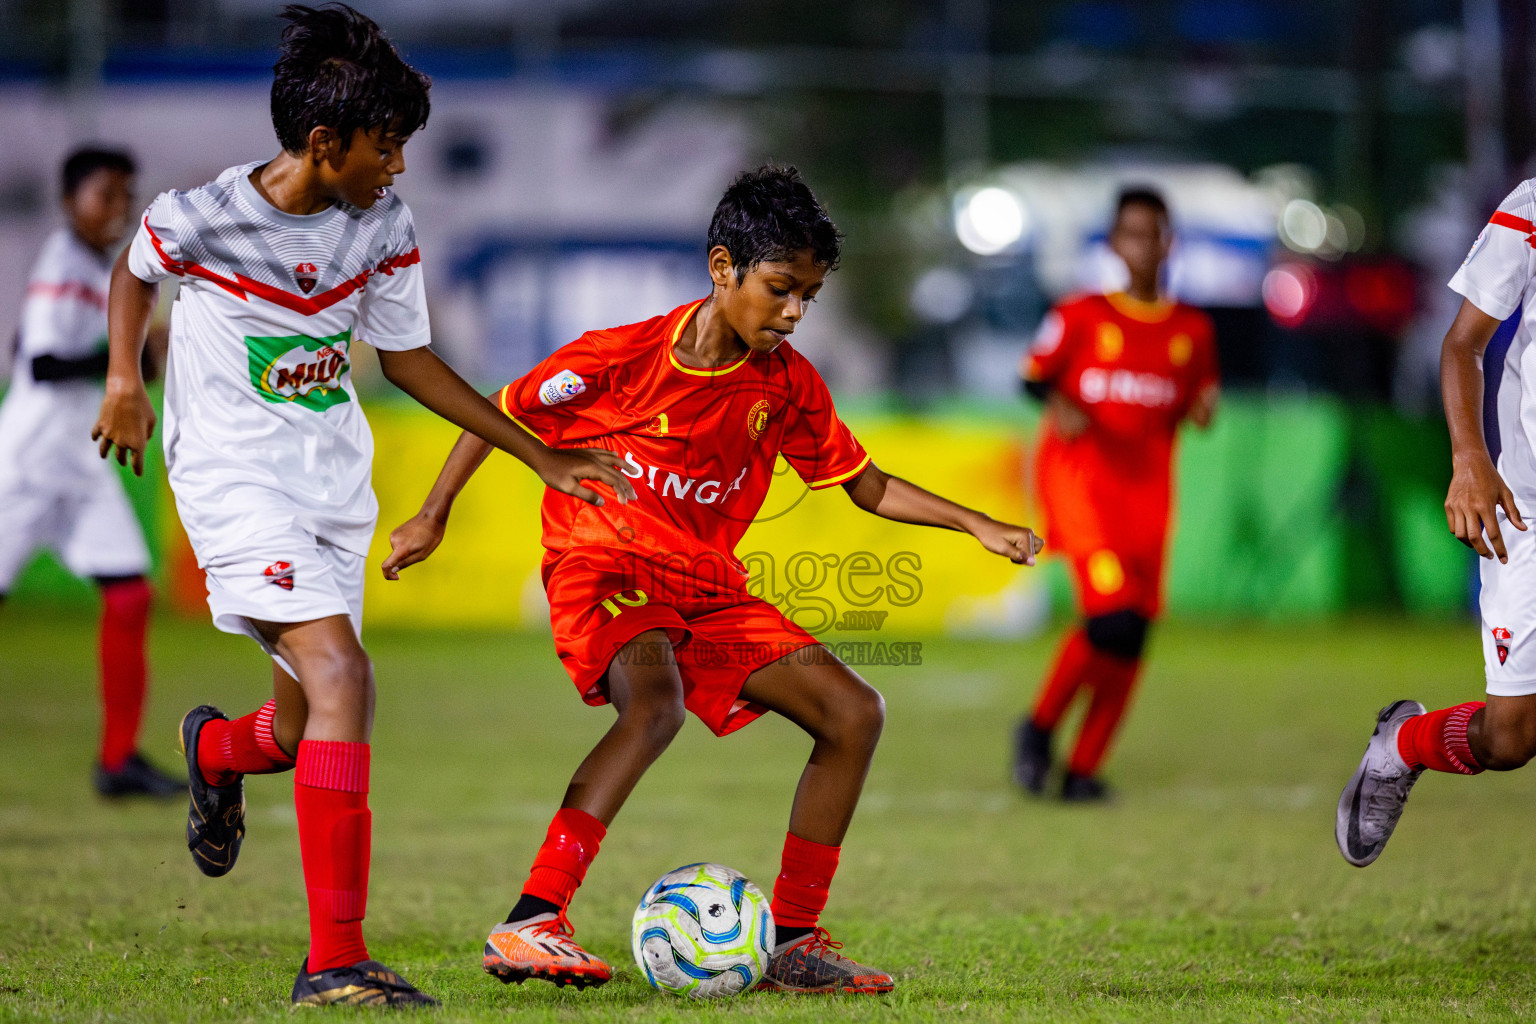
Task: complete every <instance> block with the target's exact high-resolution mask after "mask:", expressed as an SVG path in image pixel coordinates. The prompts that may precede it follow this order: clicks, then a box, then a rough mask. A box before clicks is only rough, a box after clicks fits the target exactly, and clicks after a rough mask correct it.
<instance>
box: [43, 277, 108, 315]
mask: <svg viewBox="0 0 1536 1024" xmlns="http://www.w3.org/2000/svg"><path fill="white" fill-rule="evenodd" d="M27 298H29V299H30V298H43V299H78V300H80V301H81V302H83V303H85V304H86V305H88V306H95V307H96V308H97V309H106V308H107V297H106V296H105V295H103V294H101V292H98V291H96V290H95V289H94V288H91V287H89V286H87V285H83V284H81V283H80V282H79V281H64V282H62V283H57V284H56V283H54V282H51V281H35V282H33V283H32V284H29V285H27Z"/></svg>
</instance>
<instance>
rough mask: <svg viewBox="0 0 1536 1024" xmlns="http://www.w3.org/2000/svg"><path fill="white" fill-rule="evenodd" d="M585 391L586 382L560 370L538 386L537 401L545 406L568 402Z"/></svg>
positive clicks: (570, 372) (572, 373)
mask: <svg viewBox="0 0 1536 1024" xmlns="http://www.w3.org/2000/svg"><path fill="white" fill-rule="evenodd" d="M585 390H587V382H586V381H584V380H582V379H581V378H580V377H578V376H576V374H575V373H574V372H572V371H570V370H561V371H560V372H559V373H557V374H555V375H554V376H553V377H551V378H549V380H547V381H545V382H544V383H543V384H540V385H539V401H540V402H542V403H544V404H545V405H559V404H560V403H561V402H569V401H570V400H571V399H573V398H575V397H576V396H577V395H579V394H581V393H582V392H583V391H585Z"/></svg>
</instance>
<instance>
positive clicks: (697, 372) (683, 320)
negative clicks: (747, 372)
mask: <svg viewBox="0 0 1536 1024" xmlns="http://www.w3.org/2000/svg"><path fill="white" fill-rule="evenodd" d="M704 301H705V300H703V299H700V300H699V301H698V302H695V303H694V304H693V305H691V306H689V307H688V308H687V309H686V310H684V311H683V315H682V316H680V317H678V318H677V326H676V327H674V328H672V333H671V334H669V335H668V336H667V342H666V344H667V358H668V359H669V360H671V361H672V365H673V366H675V367H676V368H677V369H679V370H682V371H683V372H684V373H691V374H693V375H694V376H696V377H717V376H719V375H720V374H722V373H730V372H732V371H734V370H739V369H741V368H742V367H743V366H745V365H746V363H747V360H748V359H750V358H752V350H751V349H750V348H749V349H747V351H746V353H745V354H743V355H742V357H741V358H740V359H738V360H736V361H735V362H734V363H728V364H726V365H725V366H715V367H702V366H684V365H683V363H682V360H680V359H678V358H677V353H676V352H674V351H672V346H673V345H676V344H677V339H678V338H681V337H682V336H683V328H685V327H687V326H688V321H690V320H692V319H693V315H694V314H695V313H697V312H698V311H699V307H700V306H702V305H704Z"/></svg>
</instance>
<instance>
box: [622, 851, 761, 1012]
mask: <svg viewBox="0 0 1536 1024" xmlns="http://www.w3.org/2000/svg"><path fill="white" fill-rule="evenodd" d="M773 934H774V933H773V914H772V913H771V912H770V911H769V909H768V899H767V897H765V896H764V895H763V891H762V890H761V889H759V888H758V887H757V886H755V885H753V884H752V883H751V882H750V881H748V880H747V878H746V876H745V875H742V874H741V873H740V872H737V871H732V870H731V869H730V868H728V867H725V866H724V865H722V864H689V865H687V866H685V867H680V868H678V869H677V870H675V871H668V872H667V873H666V874H664V875H662V876H661V877H660V878H658V879H657V880H656V884H655V885H653V886H651V887H650V888H649V889H647V890H646V891H645V895H644V896H643V897H641V899H640V906H638V907H636V908H635V926H634V932H633V940H634V950H635V963H637V964H638V965H639V966H640V971H641V973H643V974H644V975H645V978H646V980H647V981H649V982H650V983H651V987H652V988H659V989H661V990H662V991H663V992H671V993H673V994H675V995H680V996H689V997H691V998H694V999H714V998H717V997H719V996H733V995H736V994H737V993H739V992H745V991H747V990H748V989H750V988H752V986H754V985H756V984H757V983H758V982H759V981H760V980H762V977H763V972H764V971H765V970H767V969H768V958H769V956H770V954H771V952H772V950H773V944H774V938H773Z"/></svg>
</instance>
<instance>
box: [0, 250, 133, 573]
mask: <svg viewBox="0 0 1536 1024" xmlns="http://www.w3.org/2000/svg"><path fill="white" fill-rule="evenodd" d="M111 270H112V260H111V257H110V256H107V255H104V254H102V253H99V252H97V251H96V250H95V249H92V248H91V247H90V246H88V245H86V244H85V243H84V242H82V241H80V239H79V238H77V237H76V236H75V233H74V232H73V231H71V230H69V229H68V228H60V229H58V230H57V231H55V232H54V233H53V234H51V235H49V236H48V240H47V241H46V242H45V243H44V244H43V248H42V251H41V252H40V253H39V254H38V257H37V262H36V263H34V264H33V267H32V274H31V277H30V278H29V279H28V281H27V295H26V299H25V301H24V302H23V304H22V307H21V328H20V331H19V335H20V337H19V346H18V348H17V353H16V355H17V358H16V368H15V370H14V371H13V372H12V374H11V385H10V389H9V390H8V391H7V393H6V396H5V402H4V403H3V404H0V593H4V592H5V591H6V590H8V589H10V585H11V583H12V581H13V580H14V579H15V578H16V575H17V574H18V573H19V572H20V571H21V570H22V568H23V567H24V566H25V565H26V563H27V562H29V561H30V560H31V558H32V555H33V553H34V552H35V551H37V550H38V549H39V548H49V549H51V550H52V551H53V552H54V553H55V554H56V555H57V556H58V557H59V558H60V559H61V560H62V561H63V562H64V564H65V565H66V566H67V567H68V568H69V569H70V570H71V571H72V572H74V573H75V574H76V575H79V576H130V575H134V574H137V573H142V572H144V571H145V569H146V568H147V567H148V560H149V555H148V552H147V550H146V549H145V545H144V536H143V532H142V531H141V530H140V528H139V524H138V520H137V519H135V518H134V515H133V511H132V509H131V508H130V507H129V505H128V497H127V495H126V493H125V492H124V491H123V485H122V482H121V481H120V480H119V479H118V478H117V471H116V470H117V467H115V466H112V465H109V464H108V463H106V462H104V461H103V460H102V459H101V456H100V455H99V454H98V453H97V449H96V443H95V442H94V441H92V440H91V428H92V427H93V426H94V425H95V423H96V417H97V415H98V414H99V413H100V411H101V395H102V384H101V380H100V379H93V378H91V377H70V378H68V379H59V380H49V379H45V380H37V379H35V378H34V377H33V373H32V362H33V360H34V359H37V358H38V357H39V356H53V357H55V358H57V359H60V360H78V359H87V358H89V357H91V356H93V355H96V354H98V353H104V352H105V351H106V347H107V281H108V278H109V277H110V275H111Z"/></svg>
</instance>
